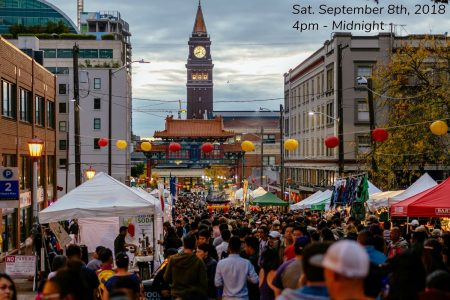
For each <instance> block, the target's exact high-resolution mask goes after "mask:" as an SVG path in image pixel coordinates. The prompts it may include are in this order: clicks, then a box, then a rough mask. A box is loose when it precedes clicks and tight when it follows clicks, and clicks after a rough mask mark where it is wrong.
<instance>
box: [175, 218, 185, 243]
mask: <svg viewBox="0 0 450 300" xmlns="http://www.w3.org/2000/svg"><path fill="white" fill-rule="evenodd" d="M175 227H176V233H177V236H178V238H179V239H182V238H183V235H184V228H183V225H182V221H181V220H180V219H178V220H176V221H175Z"/></svg>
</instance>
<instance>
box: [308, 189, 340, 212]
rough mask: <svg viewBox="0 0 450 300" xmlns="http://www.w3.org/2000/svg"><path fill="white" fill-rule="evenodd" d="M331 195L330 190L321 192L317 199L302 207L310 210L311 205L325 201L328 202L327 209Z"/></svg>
mask: <svg viewBox="0 0 450 300" xmlns="http://www.w3.org/2000/svg"><path fill="white" fill-rule="evenodd" d="M332 194H333V191H330V190H326V191H323V192H322V193H321V194H320V195H318V196H317V197H315V198H314V199H312V200H311V201H309V202H308V203H306V204H304V205H303V209H305V208H306V209H308V208H311V206H312V205H313V204H316V203H320V202H322V201H325V200H329V202H328V207H329V206H330V202H331V195H332Z"/></svg>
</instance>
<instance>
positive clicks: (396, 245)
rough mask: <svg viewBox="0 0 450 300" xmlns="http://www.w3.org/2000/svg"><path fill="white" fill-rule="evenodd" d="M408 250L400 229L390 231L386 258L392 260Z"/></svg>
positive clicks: (394, 228)
mask: <svg viewBox="0 0 450 300" xmlns="http://www.w3.org/2000/svg"><path fill="white" fill-rule="evenodd" d="M406 249H408V242H407V241H406V240H405V239H404V238H403V237H402V235H401V231H400V228H398V227H393V228H392V229H391V235H390V241H389V244H388V247H387V249H386V253H387V257H388V258H392V257H394V256H396V255H397V254H399V253H401V252H403V251H405V250H406Z"/></svg>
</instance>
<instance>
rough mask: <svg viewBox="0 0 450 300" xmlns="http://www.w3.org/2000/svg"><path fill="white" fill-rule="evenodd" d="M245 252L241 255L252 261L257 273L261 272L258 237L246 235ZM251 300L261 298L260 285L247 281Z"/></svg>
mask: <svg viewBox="0 0 450 300" xmlns="http://www.w3.org/2000/svg"><path fill="white" fill-rule="evenodd" d="M244 244H245V246H244V253H243V254H242V255H241V256H242V257H243V258H246V259H248V260H249V261H250V263H251V264H252V266H253V268H254V269H255V273H256V274H259V265H258V261H259V256H258V255H259V241H258V239H257V238H256V237H253V236H252V237H246V238H245V242H244ZM247 288H248V298H249V300H259V287H258V284H256V283H251V282H247Z"/></svg>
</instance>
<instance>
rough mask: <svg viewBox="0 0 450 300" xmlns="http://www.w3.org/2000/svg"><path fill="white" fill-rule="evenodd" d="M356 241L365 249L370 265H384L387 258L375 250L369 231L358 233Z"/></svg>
mask: <svg viewBox="0 0 450 300" xmlns="http://www.w3.org/2000/svg"><path fill="white" fill-rule="evenodd" d="M357 241H358V243H359V244H360V245H362V246H363V247H364V248H365V249H366V252H367V254H368V255H369V260H370V262H371V263H373V264H375V265H381V264H384V263H385V261H386V260H387V257H386V255H384V253H383V252H380V251H378V250H376V249H375V247H374V239H373V235H372V233H371V232H370V231H368V230H363V231H361V232H360V233H358V238H357Z"/></svg>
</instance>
